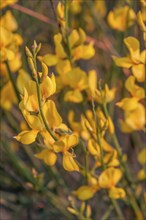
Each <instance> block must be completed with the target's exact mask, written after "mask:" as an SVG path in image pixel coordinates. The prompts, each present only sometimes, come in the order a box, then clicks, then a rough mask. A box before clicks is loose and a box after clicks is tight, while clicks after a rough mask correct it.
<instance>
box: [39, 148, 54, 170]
mask: <svg viewBox="0 0 146 220" xmlns="http://www.w3.org/2000/svg"><path fill="white" fill-rule="evenodd" d="M35 157H37V158H39V159H42V160H43V161H44V162H45V163H46V164H47V165H49V166H53V165H54V164H55V163H56V160H57V156H56V154H55V153H54V152H53V151H50V150H48V149H44V150H42V151H41V152H39V153H37V154H35Z"/></svg>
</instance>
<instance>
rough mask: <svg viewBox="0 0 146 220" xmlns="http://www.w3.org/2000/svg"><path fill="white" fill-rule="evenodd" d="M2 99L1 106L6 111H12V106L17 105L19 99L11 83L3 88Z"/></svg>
mask: <svg viewBox="0 0 146 220" xmlns="http://www.w3.org/2000/svg"><path fill="white" fill-rule="evenodd" d="M10 94H11V95H10ZM0 99H1V101H0V105H1V107H2V108H3V109H5V110H10V109H11V108H12V105H13V104H16V103H17V97H16V95H15V92H14V89H13V86H12V84H11V82H10V81H9V82H7V83H6V84H5V85H4V86H3V87H2V89H1V98H0Z"/></svg>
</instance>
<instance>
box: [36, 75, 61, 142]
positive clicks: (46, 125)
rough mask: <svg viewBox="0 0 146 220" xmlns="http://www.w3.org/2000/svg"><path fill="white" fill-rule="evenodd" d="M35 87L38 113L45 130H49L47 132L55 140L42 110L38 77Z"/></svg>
mask: <svg viewBox="0 0 146 220" xmlns="http://www.w3.org/2000/svg"><path fill="white" fill-rule="evenodd" d="M36 87H37V96H38V103H39V110H40V115H41V117H42V120H43V122H44V125H45V127H46V130H47V131H48V132H49V134H50V135H51V136H52V138H53V139H54V140H55V141H57V140H58V139H57V138H56V137H55V135H54V134H53V132H52V131H51V129H50V128H49V126H48V124H47V122H46V119H45V116H44V113H43V110H42V105H41V95H40V87H39V83H38V79H36Z"/></svg>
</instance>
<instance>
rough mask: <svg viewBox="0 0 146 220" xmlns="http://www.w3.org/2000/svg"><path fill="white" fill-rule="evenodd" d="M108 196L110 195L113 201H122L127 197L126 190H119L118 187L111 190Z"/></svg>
mask: <svg viewBox="0 0 146 220" xmlns="http://www.w3.org/2000/svg"><path fill="white" fill-rule="evenodd" d="M108 194H109V197H110V198H112V199H122V198H125V196H126V193H125V191H124V189H122V188H117V187H112V188H111V189H110V190H109V192H108Z"/></svg>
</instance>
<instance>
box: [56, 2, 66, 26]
mask: <svg viewBox="0 0 146 220" xmlns="http://www.w3.org/2000/svg"><path fill="white" fill-rule="evenodd" d="M64 14H65V12H64V5H63V4H62V3H61V2H59V3H58V5H57V19H58V22H59V25H60V26H61V27H62V28H63V29H64V28H65V15H64Z"/></svg>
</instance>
